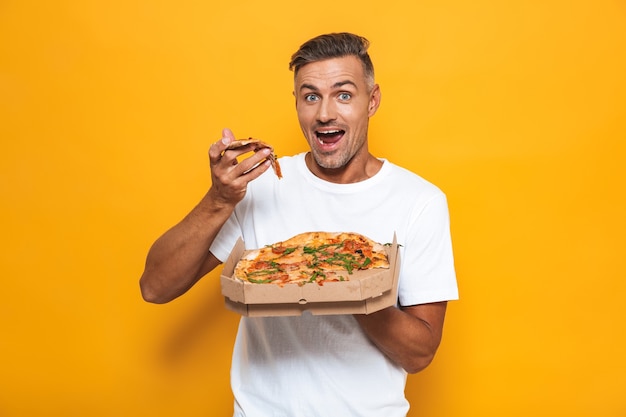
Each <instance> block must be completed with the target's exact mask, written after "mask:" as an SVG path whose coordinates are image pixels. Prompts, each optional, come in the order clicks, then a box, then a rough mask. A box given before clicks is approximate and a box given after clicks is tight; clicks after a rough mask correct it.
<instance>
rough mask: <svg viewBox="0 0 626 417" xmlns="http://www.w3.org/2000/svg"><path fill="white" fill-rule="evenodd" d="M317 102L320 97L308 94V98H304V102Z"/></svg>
mask: <svg viewBox="0 0 626 417" xmlns="http://www.w3.org/2000/svg"><path fill="white" fill-rule="evenodd" d="M317 100H318V97H317V96H316V95H315V94H307V95H306V96H304V101H308V102H314V101H317Z"/></svg>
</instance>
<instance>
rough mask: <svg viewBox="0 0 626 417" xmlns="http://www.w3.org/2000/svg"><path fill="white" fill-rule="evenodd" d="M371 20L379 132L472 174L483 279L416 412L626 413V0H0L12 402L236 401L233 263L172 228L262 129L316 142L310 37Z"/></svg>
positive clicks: (430, 165) (12, 406)
mask: <svg viewBox="0 0 626 417" xmlns="http://www.w3.org/2000/svg"><path fill="white" fill-rule="evenodd" d="M343 30H348V31H354V32H357V33H360V34H362V35H364V36H366V37H368V38H369V39H370V40H371V42H372V47H371V50H370V51H371V54H372V57H373V59H374V62H375V65H376V70H377V79H378V82H379V83H380V84H381V86H382V92H383V102H382V107H381V109H380V111H379V113H378V114H377V115H376V116H375V117H374V118H373V119H372V126H371V132H370V133H371V135H370V138H371V148H372V150H373V151H374V153H375V154H376V155H378V156H381V157H386V158H389V159H390V160H392V161H393V162H396V163H398V164H400V165H403V166H405V167H407V168H409V169H411V170H413V171H415V172H417V173H419V174H420V175H422V176H423V177H425V178H426V179H428V180H430V181H432V182H434V183H435V184H437V185H439V186H440V187H441V188H442V189H443V190H444V191H445V192H446V193H447V195H448V198H449V203H450V209H451V216H452V217H451V218H452V233H453V239H454V244H455V253H456V265H457V270H458V278H459V285H460V291H461V300H460V301H457V302H453V303H451V304H450V308H449V313H448V318H447V323H446V329H445V333H444V340H443V344H442V346H441V349H440V352H439V354H438V356H437V357H436V359H435V362H434V363H433V364H432V365H431V366H430V367H429V368H428V369H427V370H425V371H424V372H422V373H421V374H417V375H413V376H410V377H409V381H408V387H407V395H408V397H409V399H410V400H411V402H412V409H411V412H410V416H415V417H417V416H429V417H452V416H459V417H472V416H476V417H487V416H498V417H501V416H507V417H512V416H528V415H535V416H537V415H541V416H542V415H550V416H555V415H563V416H565V415H566V416H569V417H576V416H603V417H618V416H620V417H621V416H624V415H626V401H625V400H624V389H625V387H626V358H625V356H626V355H625V352H626V332H625V328H626V326H625V324H624V321H625V319H626V299H625V295H626V283H625V281H626V280H625V279H624V278H625V275H626V274H625V273H624V269H625V267H626V265H625V262H624V259H625V249H626V244H625V243H624V241H625V240H624V236H626V222H625V220H624V219H625V215H626V198H625V196H624V191H625V187H624V181H625V180H626V170H625V167H624V165H625V164H626V158H625V156H626V152H625V150H626V149H625V148H626V146H625V140H626V104H625V103H626V58H625V54H626V4H625V3H624V2H623V1H617V0H616V1H591V0H589V1H523V2H504V1H495V0H478V1H471V2H470V1H460V0H444V1H418V2H414V1H408V0H407V1H398V2H374V1H356V0H347V1H344V2H337V1H334V0H333V1H329V0H321V1H318V2H313V3H302V4H300V3H294V2H291V1H290V2H287V1H279V0H268V1H265V2H257V1H251V0H250V1H241V0H232V1H228V2H226V1H214V2H208V1H206V2H203V1H191V0H181V1H159V2H155V1H150V0H135V1H128V2H127V1H125V0H124V1H122V0H115V1H79V0H74V1H72V0H60V1H55V2H52V1H49V2H46V1H41V2H35V1H12V0H4V1H0V138H1V139H2V148H1V149H2V150H1V152H0V193H1V196H2V205H1V208H0V227H1V233H2V241H1V242H2V243H1V245H2V246H1V249H2V250H1V251H0V273H1V274H2V277H1V281H0V282H1V285H0V290H1V293H2V301H1V302H0V325H1V328H0V415H2V416H7V417H14V416H63V417H66V416H90V417H100V416H116V417H118V416H154V417H159V416H228V415H230V413H231V411H232V397H231V394H230V389H229V386H228V369H229V361H230V351H231V346H232V342H233V338H234V333H235V328H236V323H237V319H238V318H237V316H236V315H234V314H233V313H230V312H228V311H226V310H225V309H224V307H223V300H222V298H221V296H220V294H219V283H218V280H217V279H216V277H217V272H216V273H214V274H211V275H210V276H209V277H207V278H205V279H204V280H202V281H201V282H200V283H199V284H198V285H197V286H196V287H195V288H194V289H193V290H192V291H191V292H189V293H188V294H186V295H185V296H184V297H182V298H180V299H178V300H176V301H174V302H172V303H170V304H167V305H162V306H155V305H150V304H146V303H144V302H143V301H142V300H141V297H140V294H139V288H138V283H137V281H138V278H139V276H140V274H141V271H142V269H143V262H144V259H145V255H146V252H147V250H148V248H149V246H150V244H151V243H152V242H153V241H154V239H155V238H156V237H158V236H159V235H160V234H161V233H162V232H163V231H164V230H165V229H166V228H168V227H169V226H170V225H172V224H173V223H175V222H177V221H178V220H179V219H180V218H181V217H182V216H183V215H184V214H185V213H186V212H187V211H188V210H189V209H190V208H191V207H192V206H193V205H194V204H195V203H196V202H197V201H198V200H199V199H200V197H201V196H202V195H203V193H204V192H205V190H206V189H207V187H208V186H209V184H210V179H209V170H208V163H207V157H206V152H207V150H208V147H209V144H210V143H211V142H213V141H215V140H217V139H218V138H219V137H220V132H221V129H222V128H223V127H231V128H232V129H233V130H234V131H235V133H236V134H237V135H238V136H239V137H247V136H255V137H259V138H262V139H266V140H268V141H271V142H272V143H273V144H275V147H276V149H277V151H278V153H279V154H282V155H285V154H292V153H294V152H299V151H302V150H304V149H305V148H306V145H305V142H304V140H303V139H302V138H301V133H300V131H299V127H298V125H297V121H296V117H295V112H294V105H293V98H292V96H291V77H292V74H291V73H290V72H289V71H288V69H287V63H288V59H289V56H290V55H291V53H292V52H294V51H295V49H297V47H298V46H299V45H300V43H302V42H303V41H304V40H306V39H308V38H309V37H311V36H314V35H317V34H319V33H322V32H328V31H343Z"/></svg>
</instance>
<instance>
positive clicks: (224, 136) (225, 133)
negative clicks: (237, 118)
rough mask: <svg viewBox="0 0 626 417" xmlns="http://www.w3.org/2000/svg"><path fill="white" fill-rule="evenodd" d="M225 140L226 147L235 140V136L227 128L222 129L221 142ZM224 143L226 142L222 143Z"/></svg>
mask: <svg viewBox="0 0 626 417" xmlns="http://www.w3.org/2000/svg"><path fill="white" fill-rule="evenodd" d="M224 139H227V141H228V142H227V143H225V144H226V145H228V144H230V143H231V142H232V141H234V140H235V134H234V133H233V131H232V130H230V129H229V128H227V127H226V128H224V129H222V140H224ZM224 142H226V141H224Z"/></svg>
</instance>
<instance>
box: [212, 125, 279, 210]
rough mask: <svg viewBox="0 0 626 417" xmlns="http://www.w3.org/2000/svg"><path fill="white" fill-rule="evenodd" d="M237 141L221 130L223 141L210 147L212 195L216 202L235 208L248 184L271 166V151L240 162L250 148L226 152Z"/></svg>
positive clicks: (263, 150)
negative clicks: (240, 158) (239, 158)
mask: <svg viewBox="0 0 626 417" xmlns="http://www.w3.org/2000/svg"><path fill="white" fill-rule="evenodd" d="M234 140H235V135H234V134H233V132H232V131H231V130H230V129H224V130H223V131H222V139H220V140H218V141H217V142H215V143H214V144H213V145H211V147H210V148H209V162H210V166H211V180H212V185H211V189H210V190H209V195H210V197H211V198H213V199H214V201H215V202H216V203H221V204H224V205H230V206H233V207H234V206H235V205H236V204H237V203H238V202H240V201H241V200H242V199H243V197H244V196H245V194H246V189H247V187H248V183H249V182H250V181H252V180H254V179H256V178H258V177H259V176H260V175H261V174H263V173H264V172H265V171H267V169H268V168H269V167H270V166H271V164H270V161H268V160H267V157H268V156H269V154H270V150H269V149H267V148H263V149H259V150H258V151H257V152H255V153H254V154H252V155H250V156H249V157H247V158H245V159H243V160H241V161H239V162H238V161H237V157H239V156H240V155H243V154H245V153H248V152H250V151H251V150H252V148H251V147H245V146H244V147H241V148H238V149H232V150H226V148H227V147H228V145H229V144H230V143H231V142H233V141H234Z"/></svg>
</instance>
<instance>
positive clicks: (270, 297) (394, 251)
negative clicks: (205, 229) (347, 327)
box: [220, 234, 400, 317]
mask: <svg viewBox="0 0 626 417" xmlns="http://www.w3.org/2000/svg"><path fill="white" fill-rule="evenodd" d="M385 249H386V250H387V255H388V257H389V269H370V270H364V271H354V272H353V274H352V275H350V280H348V281H340V282H325V283H324V285H319V284H317V283H307V284H304V285H298V284H285V285H283V286H279V285H277V284H255V283H251V282H247V281H242V280H240V279H238V278H235V277H234V271H235V265H236V264H237V262H238V261H239V259H241V257H242V256H243V254H244V251H245V245H244V242H243V240H241V239H239V240H238V241H237V243H236V244H235V246H234V248H233V250H232V252H231V254H230V256H229V257H228V260H227V261H226V263H225V264H224V268H223V270H222V274H221V277H220V280H221V287H222V295H223V296H224V298H225V302H226V307H227V308H228V309H229V310H232V311H234V312H236V313H239V314H241V315H243V316H250V317H271V316H299V315H301V314H302V313H303V312H304V311H309V312H311V313H312V314H315V315H323V314H370V313H373V312H375V311H378V310H382V309H383V308H386V307H390V306H392V305H394V304H395V303H396V300H397V297H398V275H399V274H400V252H399V251H398V243H397V241H396V236H395V234H394V237H393V243H392V244H391V245H390V246H386V247H385Z"/></svg>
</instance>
